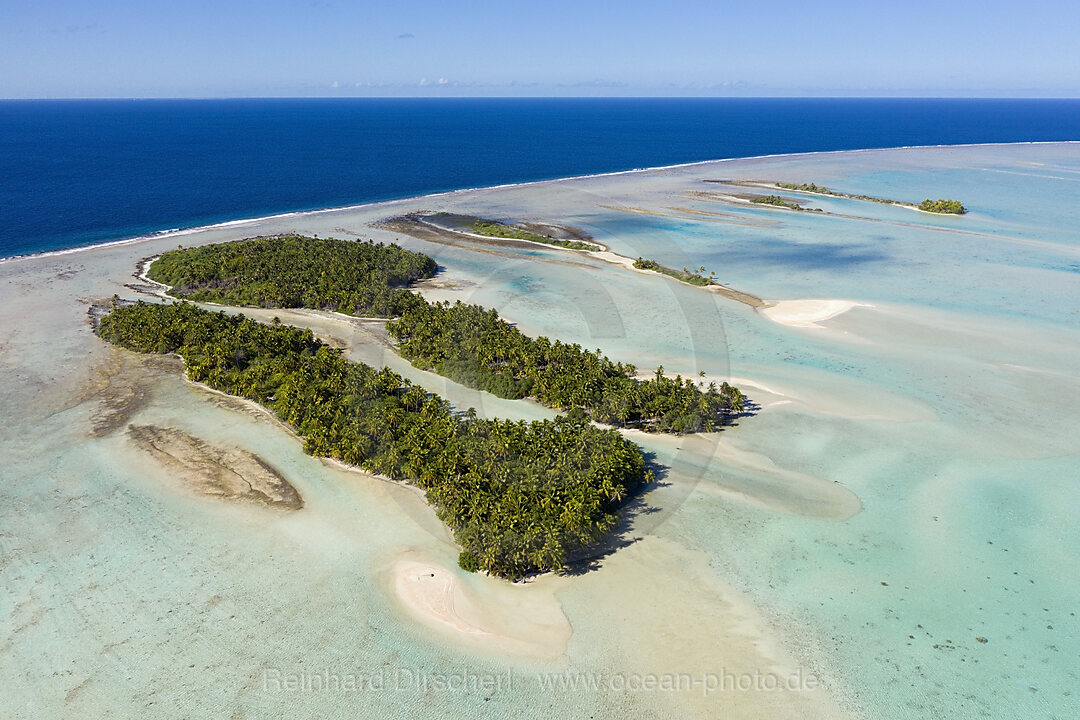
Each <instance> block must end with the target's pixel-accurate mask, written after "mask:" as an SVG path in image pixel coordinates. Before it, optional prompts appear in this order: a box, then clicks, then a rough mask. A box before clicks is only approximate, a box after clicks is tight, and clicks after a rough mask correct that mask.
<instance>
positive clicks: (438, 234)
mask: <svg viewBox="0 0 1080 720" xmlns="http://www.w3.org/2000/svg"><path fill="white" fill-rule="evenodd" d="M380 226H381V227H382V228H383V229H389V230H394V231H397V232H401V233H405V234H407V235H411V236H412V237H415V238H417V239H419V240H426V241H429V242H438V243H443V244H449V245H456V244H457V243H455V242H452V241H451V240H450V237H458V238H461V239H464V240H466V241H469V242H479V243H482V244H485V245H493V246H496V247H522V246H532V247H543V248H547V249H549V250H551V249H555V250H563V251H564V252H568V253H575V254H579V255H587V256H588V257H593V258H596V259H597V260H603V261H604V262H606V263H610V264H612V265H618V266H619V267H622V268H626V269H627V270H632V271H634V272H638V273H642V274H645V275H660V276H661V277H669V276H667V275H664V273H659V272H656V271H655V270H642V269H639V268H636V267H634V258H631V257H627V256H625V255H620V254H619V253H616V252H612V251H611V250H610V249H609V248H608V247H606V246H604V245H602V244H601V243H598V242H596V241H595V240H593V239H592V238H591V237H589V236H588V235H586V234H584V233H582V232H581V231H580V230H577V229H575V228H570V227H567V226H562V225H554V224H551V223H539V222H538V221H533V222H532V223H531V225H529V227H531V228H533V229H534V230H537V229H545V230H551V229H556V228H557V229H560V230H561V231H562V233H563V234H564V236H565V237H566V238H567V239H582V241H583V242H589V243H592V244H594V245H596V246H597V247H598V248H600V249H599V250H569V249H566V248H560V247H558V246H557V245H545V244H542V243H536V242H532V241H529V240H516V239H508V238H491V237H487V236H484V235H477V234H475V233H469V232H464V231H461V230H458V229H455V228H450V227H447V226H445V225H444V224H441V223H435V222H431V221H430V220H428V219H426V218H425V217H423V216H420V215H412V216H404V217H397V218H390V219H389V220H386V221H384V222H383V223H381V225H380ZM476 249H477V250H480V251H481V252H498V251H495V250H486V251H485V250H482V249H480V248H476ZM535 259H537V260H541V261H543V262H557V263H562V264H574V263H568V262H566V261H561V260H554V259H551V258H542V257H537V258H535ZM671 279H672V280H674V281H675V282H682V281H681V280H679V279H677V278H671ZM683 284H686V285H689V283H683ZM690 287H700V288H701V289H702V290H705V291H706V292H711V293H713V294H714V295H720V296H721V297H724V298H727V299H728V300H734V301H735V302H739V303H742V304H744V305H748V306H750V307H752V308H763V307H767V306H768V303H766V302H765V301H764V300H762V299H761V298H759V297H756V296H754V295H751V294H750V293H745V292H742V291H740V290H735V289H733V288H729V287H727V286H726V285H720V284H719V283H715V282H714V283H713V284H710V285H703V286H697V285H690Z"/></svg>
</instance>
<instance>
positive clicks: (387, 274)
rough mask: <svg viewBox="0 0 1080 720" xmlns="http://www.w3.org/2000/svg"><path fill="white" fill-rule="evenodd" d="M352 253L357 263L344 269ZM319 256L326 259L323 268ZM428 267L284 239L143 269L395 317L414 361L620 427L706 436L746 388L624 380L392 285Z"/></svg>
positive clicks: (245, 299)
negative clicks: (375, 302) (374, 304)
mask: <svg viewBox="0 0 1080 720" xmlns="http://www.w3.org/2000/svg"><path fill="white" fill-rule="evenodd" d="M249 244H250V245H251V246H252V247H250V248H247V247H245V246H247V245H249ZM353 255H355V257H356V260H355V262H357V263H359V264H360V265H361V269H356V268H354V267H349V266H347V265H346V263H347V262H348V259H349V258H350V257H352V256H353ZM320 259H323V260H322V262H334V264H332V265H329V266H323V265H320ZM639 262H641V263H646V264H647V263H652V266H655V267H652V266H650V267H651V269H658V272H663V273H665V274H668V275H671V276H672V277H675V278H678V279H679V280H682V281H683V282H688V283H691V284H694V285H708V284H709V283H710V282H711V279H710V278H707V277H705V276H704V275H700V274H698V273H696V272H693V271H691V270H688V269H686V268H683V271H682V272H679V271H677V270H672V269H670V268H665V267H663V266H661V265H659V264H657V263H653V261H649V260H641V259H639ZM159 264H160V265H161V267H160V268H159ZM635 266H637V267H640V266H639V265H638V263H635ZM434 269H435V263H434V261H433V260H431V258H429V257H427V256H425V255H420V254H418V253H411V252H409V251H407V250H403V249H401V248H399V247H398V246H396V245H382V244H378V245H375V244H372V243H358V242H345V241H340V240H331V239H327V240H317V239H314V238H300V237H292V236H291V237H285V238H257V239H255V240H249V241H244V242H236V243H225V244H221V245H207V246H204V247H199V248H191V249H183V250H174V251H171V252H169V253H166V254H165V255H163V256H162V257H161V258H159V259H158V260H156V261H155V262H154V263H153V264H152V265H151V271H152V275H151V276H152V277H153V279H157V280H159V282H164V283H167V284H174V283H175V286H174V289H173V291H172V292H173V293H175V294H178V295H183V296H185V297H189V298H191V299H194V300H212V301H214V302H223V303H231V304H248V305H260V306H264V307H266V306H269V307H310V308H317V309H337V310H340V311H341V312H346V313H350V314H359V313H356V312H353V309H354V308H359V309H360V310H367V311H368V312H366V313H364V314H375V312H374V310H375V309H378V310H380V311H385V314H387V315H390V314H397V315H400V319H399V320H396V321H392V322H389V323H387V326H386V327H387V330H388V331H389V333H390V334H391V336H393V337H394V338H395V339H396V340H398V342H399V347H398V350H399V352H400V353H401V355H402V356H403V357H404V358H406V359H407V360H409V361H410V362H412V363H413V364H414V365H415V366H417V367H419V368H422V369H431V370H434V371H435V372H437V373H439V374H440V375H443V376H445V377H449V378H451V379H452V380H456V381H457V382H459V383H461V384H463V385H467V386H468V387H472V388H476V389H480V390H487V391H488V392H491V393H494V394H496V395H498V396H500V397H505V398H524V397H534V398H536V399H537V400H538V401H539V402H541V403H543V404H545V405H548V406H550V407H554V408H557V409H561V410H572V409H574V408H578V409H579V410H580V412H581V413H582V414H583V415H585V416H587V417H589V418H591V419H593V420H596V421H598V422H603V423H607V424H611V425H615V426H618V427H631V428H639V429H643V430H649V431H659V432H674V433H694V432H709V431H712V430H716V429H718V428H719V427H721V426H722V425H723V424H724V423H725V422H726V421H727V419H728V418H729V417H730V416H731V414H732V413H737V412H741V411H742V409H743V401H744V398H743V395H742V394H741V393H740V392H739V391H738V389H736V388H734V387H731V386H730V385H728V384H727V383H723V384H722V385H720V386H719V387H717V386H710V387H708V388H700V387H698V386H697V385H695V384H694V383H693V382H692V381H691V380H689V379H683V378H681V377H680V378H675V379H671V378H666V377H656V378H653V379H649V380H646V381H641V380H638V379H635V378H634V377H633V376H634V373H635V368H634V367H633V366H632V365H623V364H621V363H614V362H612V361H611V360H609V359H608V358H606V357H604V356H603V355H602V354H601V353H600V352H599V351H596V352H595V353H594V352H590V351H587V350H583V349H582V348H581V347H580V346H578V345H567V344H564V343H561V342H558V341H555V342H552V341H551V340H549V339H548V338H546V337H540V338H537V339H533V338H530V337H527V336H525V335H523V334H522V333H521V332H520V331H519V330H517V329H516V328H514V327H513V326H511V325H510V324H509V323H507V322H505V321H503V320H502V319H500V318H499V316H498V314H497V313H496V312H495V311H494V310H486V309H484V308H482V307H480V306H477V305H463V304H461V303H457V304H455V305H449V304H445V303H444V304H438V303H436V304H430V303H428V302H427V301H425V300H424V299H423V298H422V297H420V296H419V295H416V294H413V293H411V292H409V291H408V290H407V289H405V288H403V287H390V283H402V282H404V281H405V280H406V279H407V278H409V277H414V276H418V277H427V276H429V275H430V274H431V273H432V272H433V271H434ZM704 270H705V268H701V272H704ZM279 282H280V285H281V287H280V288H279V287H278V283H279ZM358 298H376V299H381V302H380V304H378V305H377V307H376V308H374V309H373V308H372V306H371V305H370V304H366V305H365V304H363V303H359V302H353V300H355V299H358Z"/></svg>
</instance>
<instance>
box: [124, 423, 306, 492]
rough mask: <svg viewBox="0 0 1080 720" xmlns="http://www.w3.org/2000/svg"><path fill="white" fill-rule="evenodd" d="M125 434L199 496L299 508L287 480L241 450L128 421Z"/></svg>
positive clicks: (266, 464)
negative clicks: (129, 423)
mask: <svg viewBox="0 0 1080 720" xmlns="http://www.w3.org/2000/svg"><path fill="white" fill-rule="evenodd" d="M127 436H128V438H129V439H130V440H131V441H132V442H133V443H134V444H135V446H136V447H137V448H139V449H140V450H143V451H144V452H146V453H149V454H150V455H152V456H153V457H154V458H155V459H156V460H157V461H158V462H159V463H160V464H161V466H162V467H163V468H164V469H165V470H166V471H168V473H169V474H170V475H171V476H172V477H173V478H176V479H182V481H183V482H184V484H185V485H186V486H187V487H189V488H192V489H194V490H195V491H196V492H198V493H199V494H201V495H208V496H210V497H217V498H222V499H225V500H252V501H255V502H260V503H263V504H265V505H270V506H272V507H279V508H284V509H287V510H299V509H300V508H302V507H303V506H304V501H303V500H302V499H301V498H300V494H299V493H298V492H297V491H296V488H294V487H293V486H292V485H291V484H290V483H289V481H287V480H286V479H285V478H284V477H282V476H281V474H280V473H279V472H278V471H277V470H275V469H274V468H273V467H271V466H270V465H269V464H268V463H266V462H265V461H264V460H262V459H261V458H260V457H259V456H257V455H254V454H252V453H250V452H247V451H245V450H237V449H225V448H220V447H216V446H214V445H211V444H209V443H207V442H206V441H204V440H201V439H199V438H197V437H194V436H192V435H189V434H187V433H186V432H184V431H183V430H179V429H177V428H167V427H159V426H156V425H129V426H128V432H127Z"/></svg>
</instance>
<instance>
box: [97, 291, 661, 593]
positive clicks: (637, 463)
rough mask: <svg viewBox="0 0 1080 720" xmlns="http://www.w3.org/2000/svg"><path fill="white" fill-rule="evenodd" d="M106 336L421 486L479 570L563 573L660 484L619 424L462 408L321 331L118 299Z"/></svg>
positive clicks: (344, 456) (329, 450)
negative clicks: (327, 340) (340, 346)
mask: <svg viewBox="0 0 1080 720" xmlns="http://www.w3.org/2000/svg"><path fill="white" fill-rule="evenodd" d="M97 332H98V334H99V335H100V336H101V337H102V338H103V339H105V340H107V341H109V342H111V343H115V344H117V345H120V346H121V347H125V348H127V349H129V350H134V351H137V352H143V353H175V354H177V355H179V356H180V357H181V358H182V359H183V361H184V364H185V366H186V368H187V374H188V377H189V379H191V380H192V381H194V382H198V383H203V384H205V385H207V386H208V387H210V388H213V389H214V390H218V391H221V392H224V393H228V394H230V395H236V396H239V397H243V398H247V399H250V400H253V401H255V402H257V403H259V404H260V405H263V406H265V407H267V408H268V409H270V410H271V411H273V413H274V414H275V415H276V416H277V417H278V418H279V419H280V420H281V421H282V422H284V423H286V424H287V425H289V426H290V427H291V428H293V429H294V430H295V431H296V432H297V434H299V435H300V436H301V437H303V438H304V450H305V451H306V452H308V453H311V454H312V455H319V456H324V457H330V458H335V459H337V460H340V461H342V462H345V463H348V464H350V465H355V466H358V467H360V468H363V469H364V470H367V471H370V472H373V473H378V474H380V475H383V476H385V477H388V478H390V479H392V480H397V481H401V482H407V483H410V484H413V485H415V486H417V487H419V488H421V489H422V490H424V491H425V495H426V497H427V499H428V502H429V503H431V504H432V505H433V506H434V507H435V509H436V512H437V513H438V515H439V517H440V518H441V519H442V520H443V522H445V523H446V524H447V525H448V526H449V527H450V528H451V529H452V530H453V532H454V537H455V539H456V540H457V541H458V543H459V544H460V545H461V547H462V548H463V549H462V553H461V557H460V564H461V566H462V567H463V568H465V569H468V570H485V571H487V572H489V573H491V574H493V575H498V576H501V577H506V578H511V579H517V578H521V577H523V576H525V575H528V574H531V573H536V572H543V571H549V570H559V569H562V568H564V567H566V565H567V563H568V562H569V561H570V558H571V555H572V554H573V553H576V552H580V551H582V550H584V549H586V548H588V547H589V546H590V545H591V544H593V543H595V542H596V541H598V540H599V539H601V538H602V537H604V536H605V535H606V534H607V533H609V532H610V531H611V530H612V529H613V527H614V526H615V523H616V514H615V513H616V511H617V510H618V508H619V506H620V505H621V503H622V502H623V500H624V499H625V498H626V497H627V496H628V495H629V494H631V493H633V492H634V491H635V490H636V489H637V488H639V487H641V486H642V485H644V484H646V483H648V482H649V481H650V480H651V479H652V473H651V471H649V470H647V469H646V468H645V461H644V459H643V457H642V454H641V451H640V449H639V448H638V447H637V446H636V445H635V444H633V443H632V442H630V441H629V440H627V439H625V438H623V437H622V436H621V435H620V434H619V433H618V432H616V431H615V430H610V429H602V428H598V427H595V426H593V425H591V424H589V423H587V422H585V421H584V420H582V419H580V418H572V417H560V418H557V419H556V420H554V421H550V420H544V421H534V422H530V423H526V422H511V421H507V420H484V419H478V418H476V417H474V416H472V415H471V414H466V415H465V416H460V415H458V414H455V413H454V412H452V411H451V409H450V407H449V405H448V404H447V403H446V402H445V401H444V400H443V399H442V398H440V397H438V396H437V395H432V394H430V393H428V392H426V391H425V390H424V389H423V388H420V387H418V386H416V385H413V384H412V383H410V382H409V381H408V380H406V379H404V378H402V377H401V376H400V375H397V374H395V373H394V372H392V371H390V370H389V369H387V368H383V369H382V370H377V369H375V368H373V367H371V366H369V365H365V364H363V363H356V362H350V361H348V360H345V359H344V358H343V357H342V356H341V353H340V351H339V350H336V349H333V348H330V347H328V346H327V345H325V344H323V343H321V342H319V341H318V340H316V339H315V338H314V337H313V336H312V334H311V331H310V330H300V329H298V328H293V327H289V326H286V325H266V324H263V323H259V322H256V321H254V320H251V319H249V318H246V317H244V316H242V315H227V314H226V313H224V312H211V311H209V310H204V309H202V308H199V307H197V306H195V305H193V304H191V303H186V302H184V303H172V304H168V305H164V304H158V303H145V302H141V301H140V302H138V303H134V304H123V303H119V302H114V304H113V306H112V308H111V310H110V312H109V313H108V314H107V315H104V316H103V317H101V318H100V319H99V320H98V327H97Z"/></svg>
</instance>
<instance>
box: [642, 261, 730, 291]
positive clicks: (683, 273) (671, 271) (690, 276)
mask: <svg viewBox="0 0 1080 720" xmlns="http://www.w3.org/2000/svg"><path fill="white" fill-rule="evenodd" d="M634 267H635V268H637V269H638V270H652V271H653V272H658V273H663V274H664V275H669V276H671V277H673V278H675V279H676V280H681V281H682V282H684V283H689V284H691V285H697V286H698V287H705V286H706V285H711V284H712V282H713V277H714V276H715V275H716V273H710V275H711V276H712V277H706V276H705V275H704V273H705V266H704V265H702V266H701V267H700V268H699V269H698V270H697V271H694V270H691V269H689V268H685V267H684V268H683V269H682V270H676V269H675V268H669V267H667V266H666V265H661V264H660V263H658V262H656V261H655V260H646V259H645V258H640V257H639V258H638V259H637V260H635V261H634Z"/></svg>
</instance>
